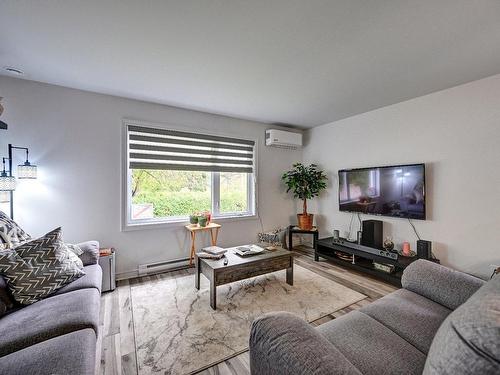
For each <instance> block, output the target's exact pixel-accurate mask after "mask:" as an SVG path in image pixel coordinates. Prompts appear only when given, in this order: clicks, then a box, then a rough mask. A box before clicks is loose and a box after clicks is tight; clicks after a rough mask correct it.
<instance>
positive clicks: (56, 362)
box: [0, 329, 96, 375]
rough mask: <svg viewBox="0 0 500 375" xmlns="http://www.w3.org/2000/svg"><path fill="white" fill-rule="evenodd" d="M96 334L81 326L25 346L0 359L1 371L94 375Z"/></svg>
mask: <svg viewBox="0 0 500 375" xmlns="http://www.w3.org/2000/svg"><path fill="white" fill-rule="evenodd" d="M95 352H96V335H95V333H94V330H93V329H83V330H80V331H75V332H71V333H68V334H66V335H62V336H58V337H54V338H52V339H49V340H46V341H43V342H40V343H38V344H35V345H32V346H28V347H27V348H25V349H22V350H19V351H17V352H15V353H12V354H9V355H6V356H4V357H1V358H0V374H10V375H30V374H33V375H35V374H37V375H48V374H61V375H62V374H78V375H93V374H94V370H95Z"/></svg>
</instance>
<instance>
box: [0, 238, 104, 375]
mask: <svg viewBox="0 0 500 375" xmlns="http://www.w3.org/2000/svg"><path fill="white" fill-rule="evenodd" d="M79 246H80V247H81V248H82V250H83V251H84V253H83V254H82V255H81V256H80V258H81V259H82V261H83V264H84V266H85V267H84V271H85V275H84V276H82V277H81V278H79V279H77V280H75V281H74V282H72V283H70V284H68V285H66V286H64V287H63V288H61V289H59V290H58V291H57V292H56V293H54V294H53V295H51V296H50V297H48V298H45V299H43V300H41V301H38V302H36V303H34V304H32V305H28V306H25V307H14V308H12V309H11V310H9V311H8V312H7V314H5V315H3V316H2V317H1V318H0V374H11V375H17V374H19V375H21V374H22V375H29V374H40V375H42V374H61V375H62V374H74V375H80V374H94V372H95V367H96V362H95V360H96V340H97V330H98V327H99V310H100V294H101V279H102V271H101V267H100V266H99V265H98V264H97V263H98V259H99V243H98V242H97V241H88V242H84V243H81V244H79ZM0 278H1V276H0ZM0 285H3V287H4V288H6V284H5V281H4V280H3V278H1V280H0ZM4 291H5V290H4Z"/></svg>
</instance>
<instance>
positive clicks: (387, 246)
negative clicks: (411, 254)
mask: <svg viewBox="0 0 500 375" xmlns="http://www.w3.org/2000/svg"><path fill="white" fill-rule="evenodd" d="M384 250H385V251H392V250H394V241H392V238H391V237H386V238H385V240H384Z"/></svg>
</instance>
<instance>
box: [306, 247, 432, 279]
mask: <svg viewBox="0 0 500 375" xmlns="http://www.w3.org/2000/svg"><path fill="white" fill-rule="evenodd" d="M336 251H337V252H338V251H340V252H342V253H347V254H350V255H353V256H354V261H349V260H344V259H340V258H339V257H338V256H337V255H335V252H336ZM319 257H322V258H325V259H328V260H330V261H332V262H333V263H336V264H339V265H341V266H344V267H346V268H351V269H354V270H357V271H360V272H364V273H367V274H369V275H372V276H376V277H378V278H381V279H383V280H385V281H387V282H389V283H391V284H393V285H396V286H401V276H402V275H403V270H404V269H405V268H406V267H408V266H409V265H410V264H411V263H412V262H414V261H415V260H417V259H418V258H417V257H403V256H398V255H397V254H395V253H390V252H386V251H384V250H379V249H374V248H368V247H366V246H362V245H358V244H355V243H351V242H348V241H346V240H343V239H341V240H339V241H336V242H334V241H333V237H328V238H323V239H320V240H318V241H317V243H316V247H315V249H314V260H316V261H318V260H319ZM374 261H375V262H377V263H384V264H389V265H393V266H394V267H395V270H394V272H392V273H387V272H384V271H380V270H378V269H376V268H375V266H374V265H373V262H374ZM433 261H437V262H439V260H437V259H436V260H433Z"/></svg>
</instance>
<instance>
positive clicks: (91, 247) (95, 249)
mask: <svg viewBox="0 0 500 375" xmlns="http://www.w3.org/2000/svg"><path fill="white" fill-rule="evenodd" d="M77 246H78V247H80V249H82V251H83V254H82V255H80V259H81V260H82V262H83V265H84V266H88V265H91V264H97V262H98V261H99V242H98V241H86V242H81V243H79V244H77Z"/></svg>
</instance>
